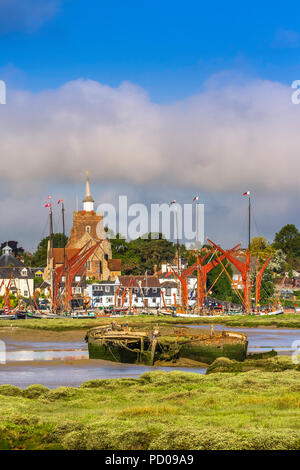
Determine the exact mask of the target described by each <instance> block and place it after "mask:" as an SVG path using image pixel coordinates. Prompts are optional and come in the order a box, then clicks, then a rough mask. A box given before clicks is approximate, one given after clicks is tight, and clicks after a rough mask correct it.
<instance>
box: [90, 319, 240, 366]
mask: <svg viewBox="0 0 300 470" xmlns="http://www.w3.org/2000/svg"><path fill="white" fill-rule="evenodd" d="M162 330H167V331H162ZM193 333H194V332H193V330H192V329H191V328H181V329H178V328H175V327H168V328H167V329H166V328H164V329H163V328H158V327H156V328H153V329H151V330H149V331H140V330H138V329H135V330H133V329H132V328H128V327H126V326H121V325H118V324H116V323H112V324H111V325H107V326H101V327H98V328H92V329H91V330H89V331H88V332H87V334H86V337H85V340H86V341H87V342H88V348H89V356H90V358H91V359H104V360H108V361H113V362H123V363H134V364H146V365H153V364H155V362H156V361H166V362H168V361H170V362H173V363H174V362H175V363H176V362H177V361H178V360H179V359H182V358H184V359H190V360H193V361H198V362H204V363H206V364H210V363H212V362H213V361H214V360H215V359H216V358H217V357H228V358H229V359H235V360H238V361H243V360H244V359H245V358H246V355H247V347H248V341H247V336H246V335H243V334H241V333H237V332H230V331H218V332H214V331H213V329H212V330H211V331H206V332H205V333H204V334H201V335H197V334H193Z"/></svg>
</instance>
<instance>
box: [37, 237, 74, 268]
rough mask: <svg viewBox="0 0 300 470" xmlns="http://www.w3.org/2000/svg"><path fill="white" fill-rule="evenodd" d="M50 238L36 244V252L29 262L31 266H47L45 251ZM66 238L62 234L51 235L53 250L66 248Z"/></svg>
mask: <svg viewBox="0 0 300 470" xmlns="http://www.w3.org/2000/svg"><path fill="white" fill-rule="evenodd" d="M49 239H50V237H49V236H48V237H46V238H43V240H41V241H40V243H39V244H38V247H37V250H36V252H35V253H34V254H33V255H32V258H31V260H30V265H31V266H36V267H42V266H46V265H47V250H48V241H49ZM67 241H68V237H67V236H66V235H64V234H63V233H54V234H53V248H63V247H64V246H66V244H67Z"/></svg>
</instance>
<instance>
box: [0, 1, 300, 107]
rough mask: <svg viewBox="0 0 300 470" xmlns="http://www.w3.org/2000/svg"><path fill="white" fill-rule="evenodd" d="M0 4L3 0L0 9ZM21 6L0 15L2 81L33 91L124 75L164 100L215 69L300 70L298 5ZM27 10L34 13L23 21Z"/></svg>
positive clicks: (271, 75)
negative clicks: (85, 79)
mask: <svg viewBox="0 0 300 470" xmlns="http://www.w3.org/2000/svg"><path fill="white" fill-rule="evenodd" d="M1 3H4V4H5V3H7V1H4V2H0V12H1V8H3V7H1ZM8 3H12V4H14V3H16V2H14V1H12V2H8ZM19 3H20V2H18V4H19ZM22 4H23V5H26V4H28V9H26V8H25V7H24V10H23V12H22V11H21V12H20V15H21V14H23V22H22V18H20V15H18V14H17V10H18V6H16V5H15V6H14V10H16V11H15V12H14V11H12V12H11V14H10V15H8V19H6V18H5V16H4V17H3V16H2V19H1V22H0V34H1V33H2V34H1V36H0V37H1V67H2V68H4V75H5V74H6V75H7V76H8V81H9V79H11V80H14V83H15V84H17V85H20V86H25V87H26V88H28V89H31V90H41V89H44V88H55V87H58V86H60V85H62V84H63V83H64V82H66V81H69V80H74V79H77V78H79V77H82V78H90V79H93V80H97V81H100V82H101V83H107V84H109V85H111V86H116V85H118V84H119V83H120V82H122V81H124V80H129V81H132V82H134V83H136V84H138V85H140V86H142V87H143V88H145V89H146V90H147V92H148V93H149V94H150V96H151V98H152V99H153V100H154V101H157V102H166V101H172V100H173V99H178V98H182V97H185V96H190V95H191V94H193V93H196V92H198V91H199V90H201V88H202V86H203V82H205V81H206V80H207V79H208V78H209V77H210V76H211V75H213V74H214V73H218V72H219V71H220V70H235V71H237V72H239V73H240V74H246V75H247V76H249V75H250V76H254V77H260V78H266V79H271V80H278V81H282V82H284V83H291V81H292V80H293V79H294V77H295V76H297V74H298V75H299V72H300V70H299V68H300V63H299V50H300V49H299V46H300V31H299V19H298V18H299V10H300V6H299V3H297V2H290V3H289V4H288V6H286V7H283V4H282V3H281V4H279V3H277V4H276V3H274V2H272V3H271V2H258V1H253V2H251V3H250V2H249V3H248V4H247V5H246V4H245V3H243V2H232V1H231V2H230V1H229V2H211V3H209V2H199V1H191V0H189V1H186V2H182V1H177V0H172V1H170V0H164V1H163V2H162V1H156V0H153V1H151V2H149V1H143V0H139V1H132V0H129V1H126V2H124V1H120V0H118V1H116V0H111V1H109V2H103V1H99V0H85V1H83V0H65V1H64V0H62V1H51V0H47V1H32V0H31V1H28V0H23V2H22ZM38 6H39V8H37V7H38ZM41 6H44V8H42V7H41ZM11 8H13V6H12V7H11ZM35 10H37V11H36V14H34V12H35ZM6 11H9V9H8V8H7V10H6ZM4 13H5V11H4ZM32 15H33V17H34V18H36V20H35V21H33V20H31V23H28V22H29V20H28V17H29V16H32ZM14 68H15V69H17V70H15V71H14V70H13V69H14ZM5 69H8V70H5ZM9 71H10V73H9Z"/></svg>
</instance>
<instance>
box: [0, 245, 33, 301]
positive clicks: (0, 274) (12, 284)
mask: <svg viewBox="0 0 300 470" xmlns="http://www.w3.org/2000/svg"><path fill="white" fill-rule="evenodd" d="M2 251H3V254H2V256H0V286H1V288H0V295H1V296H3V295H4V294H5V291H6V288H7V287H8V286H9V290H10V292H11V293H12V294H15V295H19V296H22V297H31V296H32V295H33V288H34V275H33V273H32V271H31V269H30V268H28V267H26V266H25V264H24V263H22V261H20V260H19V259H18V258H15V257H14V256H13V255H12V249H11V248H10V246H8V245H7V246H5V247H4V248H3V250H2Z"/></svg>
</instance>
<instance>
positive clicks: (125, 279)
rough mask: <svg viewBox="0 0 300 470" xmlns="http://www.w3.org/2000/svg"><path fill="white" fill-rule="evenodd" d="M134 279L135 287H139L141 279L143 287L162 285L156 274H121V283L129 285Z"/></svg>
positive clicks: (125, 285)
mask: <svg viewBox="0 0 300 470" xmlns="http://www.w3.org/2000/svg"><path fill="white" fill-rule="evenodd" d="M132 279H133V280H134V284H133V285H134V287H139V281H141V287H160V282H159V280H158V279H157V277H155V276H147V280H146V276H145V275H144V276H120V277H119V280H120V285H121V286H124V287H129V286H130V285H131V281H132Z"/></svg>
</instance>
